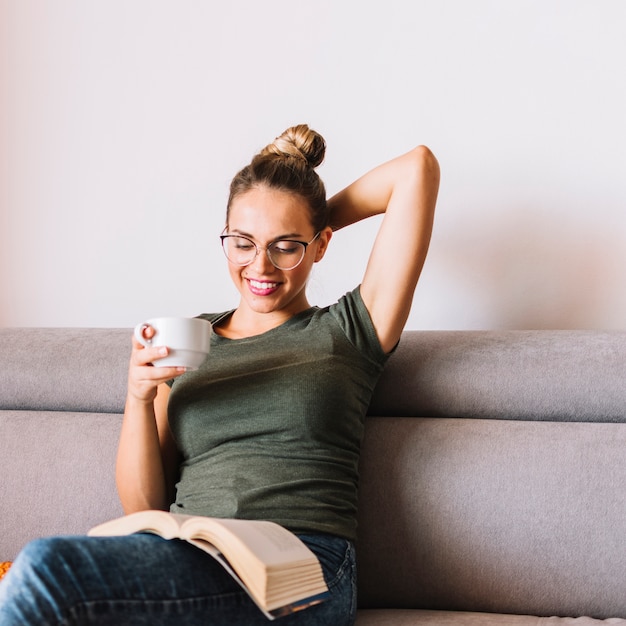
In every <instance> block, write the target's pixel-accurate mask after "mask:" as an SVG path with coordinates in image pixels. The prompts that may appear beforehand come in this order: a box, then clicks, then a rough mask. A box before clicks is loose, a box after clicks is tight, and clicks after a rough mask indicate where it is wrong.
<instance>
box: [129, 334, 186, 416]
mask: <svg viewBox="0 0 626 626" xmlns="http://www.w3.org/2000/svg"><path fill="white" fill-rule="evenodd" d="M142 334H143V337H144V339H146V340H150V339H152V337H154V335H155V330H154V328H152V326H144V328H143V329H142ZM132 342H133V349H132V352H131V355H130V364H129V367H128V396H129V400H135V401H137V402H140V403H143V404H151V403H152V402H154V399H155V398H156V395H157V388H158V386H159V385H160V384H161V383H164V382H166V381H168V380H171V379H172V378H176V377H177V376H180V375H181V374H184V373H185V371H186V369H185V368H184V367H155V366H154V365H153V363H156V362H158V360H159V359H162V358H164V357H166V356H167V355H168V354H169V349H168V348H167V346H154V347H152V346H150V347H145V346H143V345H142V344H141V343H139V341H137V339H136V338H135V337H134V336H133V338H132Z"/></svg>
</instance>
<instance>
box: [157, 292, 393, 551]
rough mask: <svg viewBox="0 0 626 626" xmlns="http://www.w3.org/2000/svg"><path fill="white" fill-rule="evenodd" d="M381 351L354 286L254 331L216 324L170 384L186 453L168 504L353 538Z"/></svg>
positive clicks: (175, 429) (175, 430) (176, 430)
mask: <svg viewBox="0 0 626 626" xmlns="http://www.w3.org/2000/svg"><path fill="white" fill-rule="evenodd" d="M230 313H231V312H227V313H222V314H205V315H201V316H199V317H202V318H204V319H208V320H210V321H211V322H214V323H216V322H219V321H220V320H221V319H223V318H224V317H226V316H227V315H230ZM386 360H387V355H386V354H385V353H384V352H383V350H382V348H381V346H380V343H379V341H378V338H377V336H376V332H375V330H374V327H373V325H372V322H371V320H370V317H369V314H368V312H367V309H366V308H365V305H364V304H363V301H362V299H361V296H360V290H359V288H357V289H355V290H354V291H352V292H350V293H348V294H346V295H345V296H344V297H342V298H341V299H340V300H339V302H337V303H336V304H333V305H331V306H330V307H326V308H318V307H312V308H310V309H308V310H306V311H304V312H302V313H300V314H298V315H296V316H295V317H293V318H291V319H289V320H288V321H287V322H285V323H284V324H282V325H281V326H279V327H277V328H274V329H272V330H270V331H268V332H266V333H263V334H261V335H256V336H254V337H247V338H244V339H227V338H225V337H221V336H220V335H217V334H215V333H214V335H213V338H212V344H211V353H210V354H209V356H208V357H207V358H206V360H205V361H204V363H203V364H202V366H201V367H200V368H199V369H198V370H196V371H192V372H188V373H186V374H184V375H183V376H181V377H179V378H177V379H176V380H175V381H174V382H173V384H172V392H171V395H170V401H169V408H168V414H169V423H170V428H171V431H172V434H173V436H174V439H175V440H176V442H177V444H178V447H179V449H180V451H181V453H182V456H183V461H182V465H181V468H180V470H181V472H180V480H179V482H178V484H177V489H176V501H175V502H174V503H173V504H172V505H171V511H172V512H175V513H185V514H189V515H208V516H212V517H238V518H244V519H264V520H271V521H274V522H277V523H278V524H281V525H283V526H285V527H287V528H289V529H290V530H292V531H296V532H322V533H330V534H333V535H337V536H340V537H345V538H347V539H354V538H355V534H356V507H357V486H358V484H357V483H358V475H357V470H358V460H359V449H360V444H361V438H362V434H363V426H364V419H365V414H366V411H367V407H368V405H369V402H370V398H371V395H372V391H373V389H374V386H375V384H376V382H377V380H378V378H379V375H380V373H381V371H382V369H383V366H384V363H385V361H386Z"/></svg>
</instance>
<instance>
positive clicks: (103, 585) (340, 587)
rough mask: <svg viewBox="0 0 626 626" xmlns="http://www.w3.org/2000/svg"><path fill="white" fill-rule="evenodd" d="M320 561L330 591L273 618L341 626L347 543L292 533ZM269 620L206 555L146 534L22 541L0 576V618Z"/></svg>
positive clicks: (24, 624) (347, 620)
mask: <svg viewBox="0 0 626 626" xmlns="http://www.w3.org/2000/svg"><path fill="white" fill-rule="evenodd" d="M300 537H301V539H302V540H303V541H304V542H305V543H306V544H307V545H308V546H309V548H311V550H313V552H315V553H316V554H317V556H318V558H319V559H320V562H321V564H322V569H323V571H324V576H325V578H326V582H327V584H328V587H329V590H330V598H329V599H328V600H326V601H325V602H323V603H322V604H319V605H316V606H312V607H310V608H308V609H306V610H303V611H300V612H298V613H293V614H292V615H288V616H286V617H280V618H278V619H277V620H276V623H277V624H279V626H295V625H298V626H315V625H322V624H323V625H324V626H329V625H331V624H332V625H333V626H344V625H349V624H353V623H354V619H355V614H356V566H355V553H354V546H353V545H352V543H350V542H349V541H346V540H344V539H339V538H337V537H331V536H328V535H300ZM269 623H270V622H269V621H268V620H267V618H266V617H265V616H264V615H263V613H261V611H259V609H258V608H257V606H256V605H255V604H254V603H253V602H252V600H250V598H249V597H248V595H247V594H246V593H245V592H244V591H243V590H242V589H241V587H239V585H238V584H237V583H236V582H235V581H234V580H233V579H232V578H231V577H230V575H229V574H227V573H226V572H225V571H224V570H223V568H222V567H221V566H220V565H219V564H218V563H217V562H216V561H214V560H213V558H212V557H211V556H209V555H207V554H205V553H204V552H202V550H199V549H198V548H195V547H193V546H191V545H190V544H188V543H187V542H185V541H179V540H171V541H166V540H164V539H161V538H160V537H157V536H156V535H148V534H139V535H130V536H127V537H82V536H71V537H49V538H44V539H37V540H35V541H32V542H30V543H29V544H28V545H27V546H26V547H25V548H24V550H22V552H21V553H20V554H19V555H18V557H17V559H16V560H15V563H14V564H13V566H12V567H11V569H10V570H9V573H8V574H7V575H6V576H5V578H4V579H3V580H2V582H0V624H2V626H18V625H19V626H31V625H32V626H52V625H63V626H72V625H80V626H85V625H88V624H98V625H102V626H105V625H106V626H109V625H110V626H123V625H126V624H132V625H133V626H141V625H147V624H150V625H151V626H159V625H161V624H163V625H165V624H167V625H168V626H196V625H200V624H203V625H204V624H206V625H211V626H219V625H222V624H223V625H225V626H226V625H228V626H235V625H237V624H242V625H245V626H254V625H257V624H259V625H263V626H267V625H268V624H269Z"/></svg>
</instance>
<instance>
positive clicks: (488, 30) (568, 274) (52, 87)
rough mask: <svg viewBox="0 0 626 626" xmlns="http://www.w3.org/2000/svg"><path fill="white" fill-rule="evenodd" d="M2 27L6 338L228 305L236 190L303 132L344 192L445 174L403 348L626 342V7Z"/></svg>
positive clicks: (340, 247) (363, 240)
mask: <svg viewBox="0 0 626 626" xmlns="http://www.w3.org/2000/svg"><path fill="white" fill-rule="evenodd" d="M0 19H1V22H0V42H1V45H2V65H1V66H0V67H1V70H0V71H1V72H2V74H1V75H0V95H1V98H2V100H1V101H0V105H1V109H0V110H1V111H2V115H1V117H0V124H1V127H0V131H1V133H2V134H1V136H0V142H1V145H2V151H0V165H1V166H2V169H1V170H0V176H1V180H0V189H1V193H2V195H1V196H0V198H1V202H2V207H1V210H2V213H1V217H0V220H1V221H0V229H1V230H0V297H1V301H0V325H3V326H130V325H134V324H135V323H137V322H138V321H140V320H142V319H144V318H145V317H147V316H155V315H164V314H176V315H195V314H197V313H200V312H203V311H215V310H222V309H226V308H231V307H232V306H234V305H235V304H236V301H237V300H236V294H235V292H234V290H233V288H232V287H231V286H230V283H229V279H228V275H227V272H226V267H225V260H224V259H223V257H222V252H221V249H220V247H219V241H218V238H217V236H218V235H219V233H220V231H221V228H222V224H223V219H224V204H225V199H226V192H227V186H228V183H229V181H230V179H231V177H232V175H233V174H234V173H235V171H236V170H237V169H238V168H239V167H241V166H242V165H244V164H245V163H246V162H247V161H248V159H249V158H250V157H251V156H252V154H253V153H254V152H256V151H257V150H258V149H259V148H261V147H262V146H263V145H265V144H266V143H267V142H268V141H270V140H271V139H273V138H274V137H275V136H276V135H277V134H279V133H280V132H281V131H282V130H283V129H284V128H286V127H287V126H289V125H291V124H293V123H299V122H306V123H309V124H310V125H311V126H313V127H314V128H316V129H317V130H319V131H320V132H322V134H324V135H325V137H326V139H327V142H328V152H327V160H326V162H325V164H324V165H323V166H322V168H321V169H320V174H321V175H322V176H323V178H324V180H325V181H326V184H327V188H328V191H329V193H332V192H334V191H336V190H337V189H339V188H340V187H341V186H343V185H345V184H347V183H348V182H350V180H352V179H353V178H354V177H356V176H357V175H359V174H361V173H362V172H364V171H365V170H366V169H369V168H370V167H372V166H374V165H376V164H378V163H379V162H381V161H383V160H386V159H388V158H391V157H393V156H395V155H396V154H399V153H400V152H403V151H405V150H407V149H409V148H411V147H412V146H413V145H416V144H418V143H425V144H427V145H429V146H430V147H431V148H432V149H433V151H434V152H435V153H436V155H437V156H438V158H439V160H440V163H441V168H442V186H441V193H440V201H439V205H438V216H437V222H436V227H435V232H434V238H433V243H432V247H431V254H430V256H429V259H428V261H427V264H426V267H425V270H424V274H423V277H422V280H421V282H420V285H419V286H418V291H417V293H416V296H415V301H414V306H413V311H412V314H411V318H410V320H409V324H408V327H409V328H427V329H439V328H453V329H473V328H577V327H578V328H624V327H625V326H626V289H625V287H626V246H625V245H624V242H625V241H626V211H625V209H626V175H625V174H626V171H625V170H626V121H625V115H626V113H625V112H626V81H625V80H624V59H626V37H624V32H626V2H623V1H622V0H561V1H555V0H507V1H506V2H502V1H498V0H493V1H488V0H472V1H471V2H468V1H467V0H431V1H426V0H414V1H407V0H385V1H376V2H374V1H372V0H316V1H315V2H306V3H305V2H297V1H294V0H264V1H263V2H258V1H257V0H230V1H229V2H217V1H214V2H209V1H208V0H179V1H177V2H172V1H165V0H51V1H46V0H0ZM377 224H378V222H376V220H373V221H372V222H371V223H369V224H363V225H360V226H358V227H354V228H352V229H351V232H350V229H348V231H346V232H340V233H338V234H337V235H336V236H335V238H334V240H333V246H334V247H333V249H332V251H331V253H330V254H329V256H327V257H326V259H325V260H324V262H323V263H322V264H321V265H320V266H318V268H317V269H316V270H315V273H314V276H313V278H312V281H311V285H310V296H311V299H312V300H313V301H315V302H316V303H318V304H325V303H327V302H329V301H331V300H332V299H335V298H336V297H338V296H339V295H341V294H342V293H344V292H345V291H346V290H348V289H350V288H351V287H352V286H353V285H354V284H356V282H357V281H358V280H359V278H360V276H361V273H362V269H363V267H364V264H365V260H366V251H367V249H368V248H369V246H370V244H371V242H372V240H373V236H374V232H375V229H376V226H377ZM347 260H350V261H351V262H352V265H351V268H350V270H349V271H342V272H338V271H337V266H338V265H343V264H344V263H345V262H346V261H347Z"/></svg>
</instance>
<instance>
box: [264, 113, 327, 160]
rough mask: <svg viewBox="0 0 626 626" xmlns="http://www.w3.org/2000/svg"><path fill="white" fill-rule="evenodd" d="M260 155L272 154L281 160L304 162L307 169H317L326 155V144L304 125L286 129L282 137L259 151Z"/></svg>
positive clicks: (317, 134) (319, 136)
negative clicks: (292, 159) (281, 158)
mask: <svg viewBox="0 0 626 626" xmlns="http://www.w3.org/2000/svg"><path fill="white" fill-rule="evenodd" d="M261 154H262V155H266V154H274V155H276V156H280V157H283V158H294V159H300V160H302V161H305V162H306V164H307V165H308V166H309V167H312V168H315V167H317V166H318V165H319V164H320V163H321V162H322V161H323V160H324V155H325V154H326V142H325V141H324V138H323V137H322V136H321V135H320V134H319V133H318V132H316V131H314V130H312V129H311V128H309V127H308V126H307V125H306V124H299V125H298V126H292V127H291V128H288V129H287V130H286V131H285V132H284V133H283V134H282V135H280V136H278V137H276V139H274V141H273V142H272V143H271V144H269V145H268V146H266V147H265V149H264V150H262V151H261Z"/></svg>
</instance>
